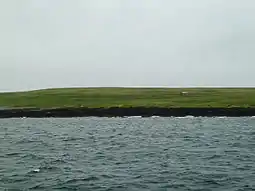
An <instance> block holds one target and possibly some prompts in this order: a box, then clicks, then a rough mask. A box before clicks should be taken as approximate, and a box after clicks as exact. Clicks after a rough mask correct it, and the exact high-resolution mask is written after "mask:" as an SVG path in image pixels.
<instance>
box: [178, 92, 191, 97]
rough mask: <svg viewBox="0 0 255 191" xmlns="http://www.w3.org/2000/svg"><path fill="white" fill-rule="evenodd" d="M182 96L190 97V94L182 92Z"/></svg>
mask: <svg viewBox="0 0 255 191" xmlns="http://www.w3.org/2000/svg"><path fill="white" fill-rule="evenodd" d="M180 95H181V96H187V95H189V92H181V93H180Z"/></svg>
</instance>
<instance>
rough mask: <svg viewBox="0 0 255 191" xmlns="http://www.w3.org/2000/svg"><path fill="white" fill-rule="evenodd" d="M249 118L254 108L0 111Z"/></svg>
mask: <svg viewBox="0 0 255 191" xmlns="http://www.w3.org/2000/svg"><path fill="white" fill-rule="evenodd" d="M126 116H127V117H128V116H142V117H152V116H159V117H185V116H194V117H221V116H226V117H251V116H255V108H238V107H237V108H160V107H148V108H146V107H130V108H119V107H111V108H57V109H56V108H55V109H7V110H0V118H23V117H26V118H52V117H54V118H70V117H126Z"/></svg>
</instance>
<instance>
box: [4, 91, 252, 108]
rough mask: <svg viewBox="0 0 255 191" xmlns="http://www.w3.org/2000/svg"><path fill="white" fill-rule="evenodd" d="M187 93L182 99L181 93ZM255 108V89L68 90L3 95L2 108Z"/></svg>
mask: <svg viewBox="0 0 255 191" xmlns="http://www.w3.org/2000/svg"><path fill="white" fill-rule="evenodd" d="M182 91H187V92H189V94H188V95H186V96H182V95H180V92H182ZM131 106H132V107H137V106H144V107H153V106H156V107H168V108H169V107H255V88H188V89H177V88H65V89H47V90H36V91H29V92H14V93H0V107H21V108H24V107H36V108H56V107H91V108H96V107H131Z"/></svg>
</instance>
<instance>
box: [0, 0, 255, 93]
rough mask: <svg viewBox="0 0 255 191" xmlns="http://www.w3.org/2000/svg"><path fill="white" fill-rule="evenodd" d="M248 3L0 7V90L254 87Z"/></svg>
mask: <svg viewBox="0 0 255 191" xmlns="http://www.w3.org/2000/svg"><path fill="white" fill-rule="evenodd" d="M254 23H255V1H254V0H0V24H1V30H0V91H16V90H29V89H40V88H50V87H73V86H76V87H77V86H82V87H83V86H255V75H254V73H255V72H254V71H255V24H254Z"/></svg>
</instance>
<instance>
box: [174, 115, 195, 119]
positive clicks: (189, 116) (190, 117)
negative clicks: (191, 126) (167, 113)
mask: <svg viewBox="0 0 255 191" xmlns="http://www.w3.org/2000/svg"><path fill="white" fill-rule="evenodd" d="M175 118H177V119H193V118H195V116H192V115H187V116H184V117H175Z"/></svg>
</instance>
